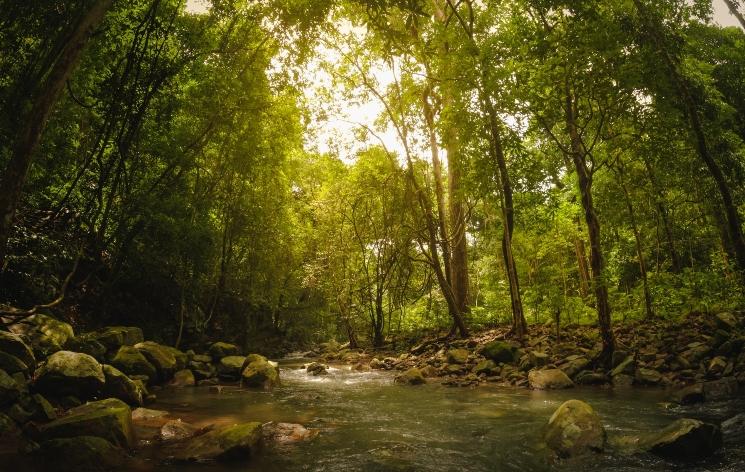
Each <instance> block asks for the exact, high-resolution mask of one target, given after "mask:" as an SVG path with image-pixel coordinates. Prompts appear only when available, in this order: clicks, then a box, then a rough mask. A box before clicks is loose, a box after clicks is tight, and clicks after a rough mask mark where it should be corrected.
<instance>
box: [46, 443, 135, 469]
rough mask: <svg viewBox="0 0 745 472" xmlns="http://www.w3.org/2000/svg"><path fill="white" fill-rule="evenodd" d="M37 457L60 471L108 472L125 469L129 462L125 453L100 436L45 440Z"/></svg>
mask: <svg viewBox="0 0 745 472" xmlns="http://www.w3.org/2000/svg"><path fill="white" fill-rule="evenodd" d="M34 456H36V457H38V458H39V459H40V460H41V462H42V463H43V464H45V465H46V466H47V467H50V470H52V468H53V470H55V471H60V472H106V471H110V470H112V469H117V468H120V467H122V465H123V464H124V462H125V459H126V456H125V454H124V451H122V450H121V449H119V448H118V447H115V446H114V445H113V444H111V443H110V442H109V441H107V440H105V439H103V438H99V437H96V436H75V437H71V438H59V439H52V440H50V441H44V442H42V443H41V444H40V445H39V449H38V450H36V451H35V452H34Z"/></svg>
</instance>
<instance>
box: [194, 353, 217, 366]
mask: <svg viewBox="0 0 745 472" xmlns="http://www.w3.org/2000/svg"><path fill="white" fill-rule="evenodd" d="M191 361H192V362H202V363H204V364H210V363H212V356H208V355H207V354H196V355H194V356H193V357H192V358H191Z"/></svg>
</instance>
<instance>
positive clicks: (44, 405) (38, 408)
mask: <svg viewBox="0 0 745 472" xmlns="http://www.w3.org/2000/svg"><path fill="white" fill-rule="evenodd" d="M31 406H32V409H33V410H34V419H35V420H39V421H44V422H46V421H52V420H56V419H57V412H56V411H55V409H54V407H53V406H52V404H51V403H49V401H47V399H46V398H44V397H43V396H42V395H40V394H38V393H35V394H33V395H32V396H31Z"/></svg>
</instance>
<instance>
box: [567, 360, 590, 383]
mask: <svg viewBox="0 0 745 472" xmlns="http://www.w3.org/2000/svg"><path fill="white" fill-rule="evenodd" d="M588 365H590V361H589V360H588V359H587V358H584V357H576V358H574V359H571V360H569V361H568V362H566V363H564V364H563V365H561V366H560V369H561V370H562V371H563V372H564V373H565V374H567V377H569V378H572V377H574V376H576V375H577V374H579V373H580V372H582V371H583V370H585V369H586V368H587V366H588Z"/></svg>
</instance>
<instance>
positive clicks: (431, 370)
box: [419, 365, 439, 379]
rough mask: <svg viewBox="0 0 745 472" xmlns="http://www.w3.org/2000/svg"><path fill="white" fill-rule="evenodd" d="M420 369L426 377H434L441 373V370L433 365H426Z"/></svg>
mask: <svg viewBox="0 0 745 472" xmlns="http://www.w3.org/2000/svg"><path fill="white" fill-rule="evenodd" d="M419 371H420V372H421V373H422V375H423V376H424V378H425V379H429V378H432V377H437V376H438V375H439V372H438V371H437V369H436V368H435V367H434V366H431V365H425V366H424V367H422V368H421V369H419Z"/></svg>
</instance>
